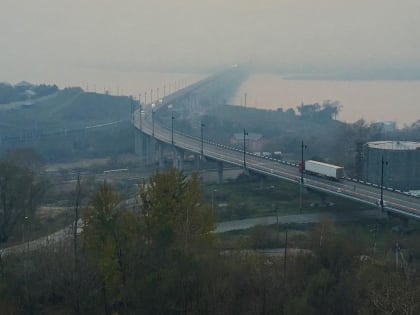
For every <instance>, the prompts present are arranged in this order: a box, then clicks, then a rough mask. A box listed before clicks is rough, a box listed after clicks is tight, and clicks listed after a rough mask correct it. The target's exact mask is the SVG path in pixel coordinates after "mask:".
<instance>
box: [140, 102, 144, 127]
mask: <svg viewBox="0 0 420 315" xmlns="http://www.w3.org/2000/svg"><path fill="white" fill-rule="evenodd" d="M139 107H140V110H139V118H140V119H139V120H140V121H139V124H140V130H142V122H141V119H142V117H141V112H142V110H143V106H141V103H140V102H139Z"/></svg>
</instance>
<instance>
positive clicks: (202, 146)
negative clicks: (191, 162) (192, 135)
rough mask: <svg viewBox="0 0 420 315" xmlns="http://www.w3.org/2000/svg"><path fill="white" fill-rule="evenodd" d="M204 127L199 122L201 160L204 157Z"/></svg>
mask: <svg viewBox="0 0 420 315" xmlns="http://www.w3.org/2000/svg"><path fill="white" fill-rule="evenodd" d="M205 126H206V125H205V124H204V123H203V121H201V124H200V127H201V158H203V156H204V132H203V131H204V127H205Z"/></svg>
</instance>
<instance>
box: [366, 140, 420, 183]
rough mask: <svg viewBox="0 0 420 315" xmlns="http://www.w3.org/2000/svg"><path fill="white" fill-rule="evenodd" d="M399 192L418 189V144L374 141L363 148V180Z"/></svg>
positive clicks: (419, 151) (419, 168)
mask: <svg viewBox="0 0 420 315" xmlns="http://www.w3.org/2000/svg"><path fill="white" fill-rule="evenodd" d="M382 158H383V160H384V167H383V169H384V171H383V183H384V186H386V187H391V188H395V189H399V190H404V191H408V190H416V189H420V142H410V141H374V142H368V143H367V144H366V145H365V148H364V174H365V176H364V177H365V180H366V181H368V182H371V183H375V184H378V185H380V184H381V177H382Z"/></svg>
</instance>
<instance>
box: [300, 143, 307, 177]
mask: <svg viewBox="0 0 420 315" xmlns="http://www.w3.org/2000/svg"><path fill="white" fill-rule="evenodd" d="M306 148H307V146H306V144H304V143H303V140H302V144H301V159H300V182H301V183H302V184H303V170H304V168H305V161H304V159H303V149H306Z"/></svg>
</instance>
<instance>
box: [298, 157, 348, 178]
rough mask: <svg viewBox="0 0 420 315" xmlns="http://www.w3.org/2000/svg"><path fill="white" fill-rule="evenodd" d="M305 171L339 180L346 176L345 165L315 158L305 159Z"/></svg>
mask: <svg viewBox="0 0 420 315" xmlns="http://www.w3.org/2000/svg"><path fill="white" fill-rule="evenodd" d="M304 170H305V172H306V173H308V174H313V175H317V176H322V177H327V178H330V179H334V180H339V179H340V178H343V177H344V176H345V173H344V167H342V166H337V165H332V164H327V163H323V162H318V161H314V160H307V161H305V168H304Z"/></svg>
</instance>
